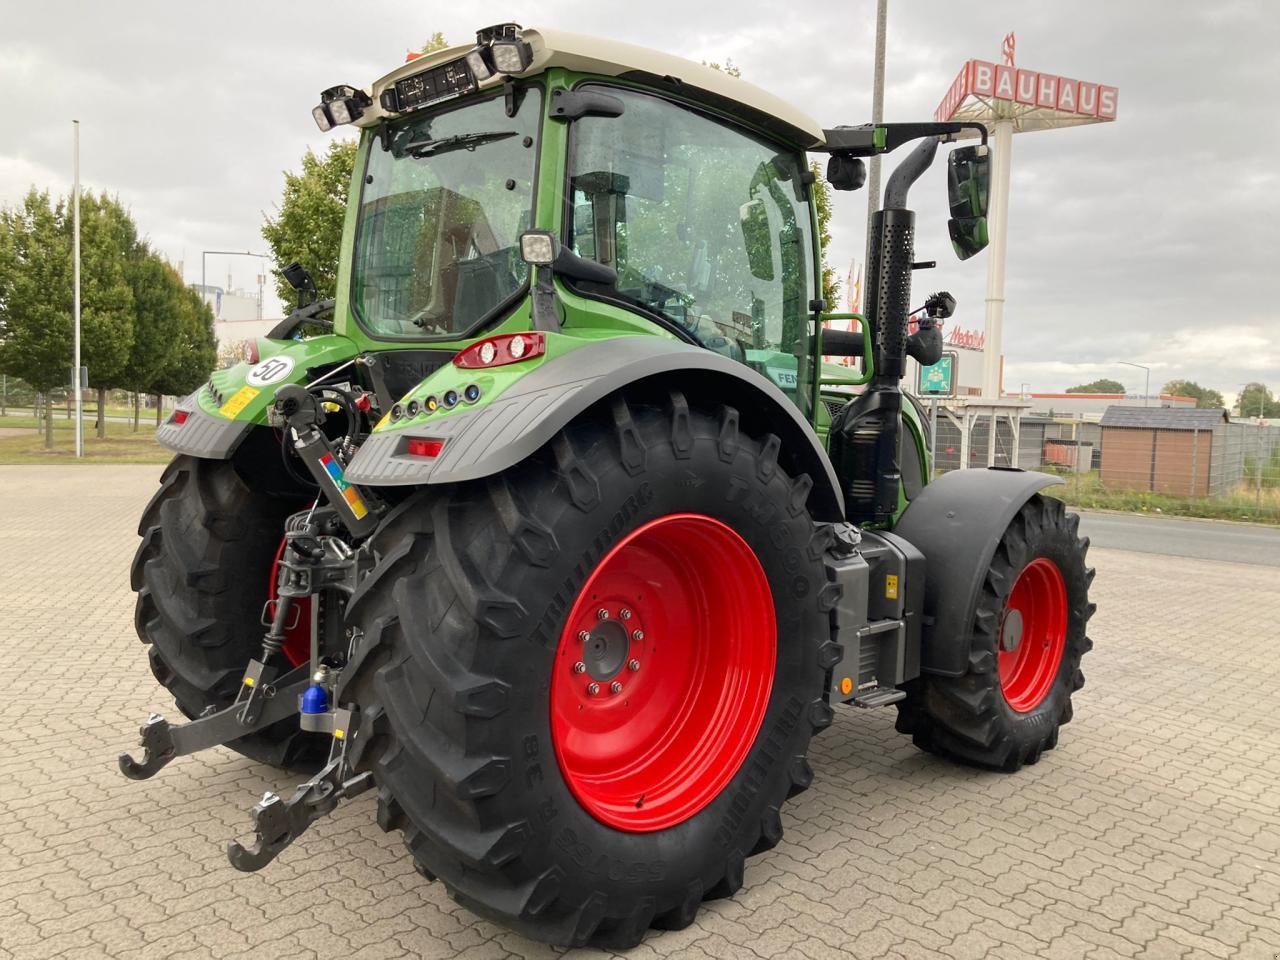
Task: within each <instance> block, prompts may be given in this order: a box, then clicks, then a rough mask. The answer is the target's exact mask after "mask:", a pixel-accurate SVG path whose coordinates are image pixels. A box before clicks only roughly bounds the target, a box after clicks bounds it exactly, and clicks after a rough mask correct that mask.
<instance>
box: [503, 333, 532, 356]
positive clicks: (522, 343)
mask: <svg viewBox="0 0 1280 960" xmlns="http://www.w3.org/2000/svg"><path fill="white" fill-rule="evenodd" d="M507 349H509V350H510V351H511V355H512V356H513V357H515V358H516V359H517V360H519V359H520V358H521V357H523V356H524V354H525V351H526V350H528V349H529V342H528V341H527V340H525V338H524V337H522V336H514V337H512V338H511V343H510V345H509V346H508V348H507Z"/></svg>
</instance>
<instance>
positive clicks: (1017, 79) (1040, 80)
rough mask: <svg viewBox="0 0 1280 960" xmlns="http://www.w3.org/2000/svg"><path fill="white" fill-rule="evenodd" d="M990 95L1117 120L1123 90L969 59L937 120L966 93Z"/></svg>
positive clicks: (1034, 106)
mask: <svg viewBox="0 0 1280 960" xmlns="http://www.w3.org/2000/svg"><path fill="white" fill-rule="evenodd" d="M969 96H975V97H988V98H990V99H992V100H1004V101H1007V102H1009V103H1014V104H1022V105H1023V106H1025V107H1030V108H1032V109H1040V110H1053V111H1056V112H1058V113H1061V114H1066V115H1068V116H1076V117H1080V118H1081V119H1083V118H1085V117H1088V118H1091V119H1094V120H1114V119H1115V118H1116V107H1117V105H1118V102H1119V98H1120V93H1119V91H1118V90H1117V89H1116V88H1115V87H1109V86H1107V85H1106V84H1102V83H1090V82H1088V81H1086V80H1073V79H1071V78H1070V77H1060V76H1058V75H1057V74H1053V73H1042V72H1040V71H1039V70H1023V69H1022V68H1021V67H1015V66H1012V65H1010V64H1004V63H990V62H989V61H986V60H968V61H966V62H965V64H964V66H963V67H961V68H960V73H959V75H958V76H957V77H956V79H955V82H954V83H952V84H951V88H950V89H949V90H948V91H947V95H946V96H945V97H943V98H942V102H941V103H940V104H938V109H937V110H935V111H933V118H934V119H935V120H939V121H942V120H949V119H951V117H952V116H953V115H954V114H955V111H956V109H957V108H958V107H959V106H960V104H962V103H963V102H964V100H965V98H966V97H969Z"/></svg>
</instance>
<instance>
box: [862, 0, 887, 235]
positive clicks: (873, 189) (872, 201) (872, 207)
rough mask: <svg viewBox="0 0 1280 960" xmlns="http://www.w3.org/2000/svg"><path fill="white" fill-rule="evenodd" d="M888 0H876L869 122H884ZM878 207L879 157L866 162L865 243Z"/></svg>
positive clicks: (875, 123)
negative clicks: (872, 217) (873, 63)
mask: <svg viewBox="0 0 1280 960" xmlns="http://www.w3.org/2000/svg"><path fill="white" fill-rule="evenodd" d="M888 17H889V0H876V63H875V72H874V74H873V75H872V81H871V122H872V124H874V125H877V126H878V125H879V124H881V123H882V122H884V44H885V32H886V27H887V23H886V21H887V20H888ZM879 209H880V157H879V156H878V155H876V156H873V157H872V158H871V160H870V162H869V163H868V164H867V244H868V246H870V243H871V215H872V214H873V213H875V212H876V211H877V210H879Z"/></svg>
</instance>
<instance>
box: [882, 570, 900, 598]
mask: <svg viewBox="0 0 1280 960" xmlns="http://www.w3.org/2000/svg"><path fill="white" fill-rule="evenodd" d="M884 598H885V599H886V600H897V599H898V575H897V574H896V573H886V574H885V575H884Z"/></svg>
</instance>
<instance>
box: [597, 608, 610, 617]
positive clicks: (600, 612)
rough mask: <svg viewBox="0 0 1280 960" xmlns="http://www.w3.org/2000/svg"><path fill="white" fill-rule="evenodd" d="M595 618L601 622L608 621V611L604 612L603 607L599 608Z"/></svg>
mask: <svg viewBox="0 0 1280 960" xmlns="http://www.w3.org/2000/svg"><path fill="white" fill-rule="evenodd" d="M596 616H597V617H598V618H599V619H601V620H608V619H609V611H608V610H606V609H605V608H604V607H601V608H600V609H599V610H597V611H596Z"/></svg>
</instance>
